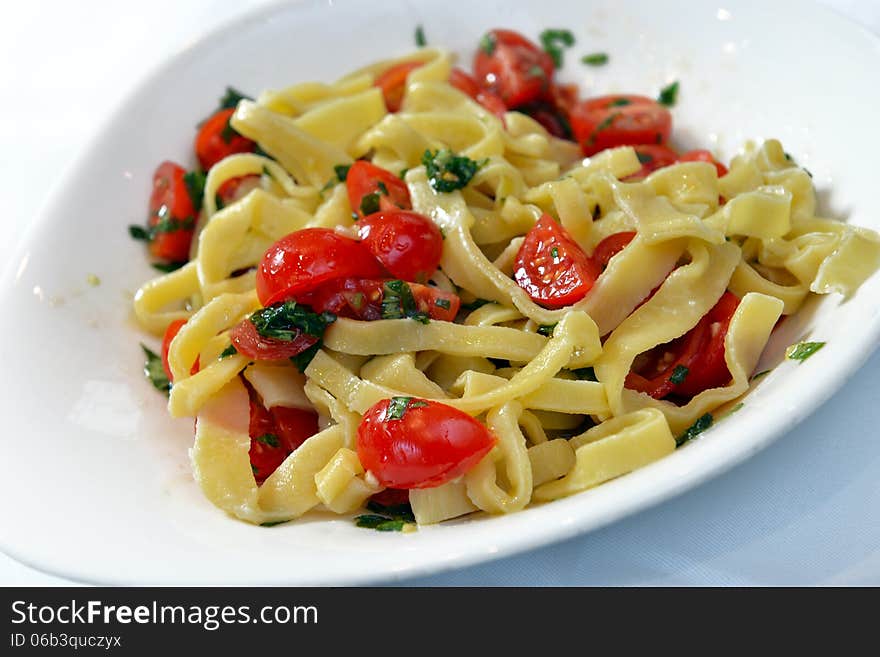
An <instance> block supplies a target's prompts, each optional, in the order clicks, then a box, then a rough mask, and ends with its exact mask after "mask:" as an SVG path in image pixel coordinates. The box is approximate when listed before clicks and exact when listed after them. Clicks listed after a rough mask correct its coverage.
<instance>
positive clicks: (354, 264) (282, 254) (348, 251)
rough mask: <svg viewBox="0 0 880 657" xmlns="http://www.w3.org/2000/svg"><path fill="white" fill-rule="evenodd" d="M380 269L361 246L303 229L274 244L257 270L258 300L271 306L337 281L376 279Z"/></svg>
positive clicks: (326, 230)
mask: <svg viewBox="0 0 880 657" xmlns="http://www.w3.org/2000/svg"><path fill="white" fill-rule="evenodd" d="M381 275H382V267H381V266H380V265H379V263H378V261H377V260H376V259H375V258H374V257H373V254H372V253H370V251H369V250H368V249H367V248H366V247H365V246H364V245H362V244H361V243H360V242H358V241H356V240H353V239H351V238H349V237H345V236H343V235H340V234H339V233H337V232H335V231H333V230H330V229H329V228H305V229H303V230H298V231H296V232H295V233H291V234H290V235H287V236H285V237H282V238H281V239H280V240H278V241H277V242H275V244H273V245H272V246H270V247H269V249H268V250H267V251H266V253H265V254H264V255H263V259H262V260H261V261H260V265H259V267H257V277H256V279H257V280H256V285H257V296H258V297H259V299H260V303H262V304H263V305H264V306H271V305H272V304H274V303H278V302H279V301H285V300H286V299H291V298H294V297H297V296H298V295H303V294H305V293H307V292H309V291H310V290H314V289H315V288H317V287H318V286H319V285H321V283H325V282H327V281H329V280H333V279H336V278H348V277H359V278H378V277H380V276H381Z"/></svg>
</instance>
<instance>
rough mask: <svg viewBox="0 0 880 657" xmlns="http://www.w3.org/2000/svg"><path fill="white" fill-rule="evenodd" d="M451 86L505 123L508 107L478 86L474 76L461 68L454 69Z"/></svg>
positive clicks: (450, 81) (450, 78) (450, 75)
mask: <svg viewBox="0 0 880 657" xmlns="http://www.w3.org/2000/svg"><path fill="white" fill-rule="evenodd" d="M449 84H450V85H452V86H453V87H455V88H456V89H458V90H459V91H461V92H463V93H465V94H467V95H468V96H470V97H471V98H473V99H474V100H475V101H477V102H478V103H479V104H480V105H482V106H483V109H485V110H486V111H488V112H490V113H491V114H494V115H495V116H497V117H498V118H499V119H501V120H502V121H504V114H505V113H506V112H507V105H505V104H504V101H503V100H501V99H500V98H499V97H498V96H496V95H495V94H494V93H492V92H491V91H488V90H486V89H482V88H480V85H479V84H477V81H476V80H475V79H474V78H473V76H471V75H469V74H468V73H465V72H464V71H462V70H461V69H460V68H454V69H452V72H451V73H450V74H449Z"/></svg>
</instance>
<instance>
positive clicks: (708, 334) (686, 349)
mask: <svg viewBox="0 0 880 657" xmlns="http://www.w3.org/2000/svg"><path fill="white" fill-rule="evenodd" d="M738 305H739V299H738V298H737V297H736V296H734V295H733V294H731V293H730V292H725V293H724V294H723V295H722V296H721V299H719V300H718V303H717V304H715V306H714V307H713V308H712V309H711V310H710V311H709V312H708V313H706V315H705V316H704V317H703V318H702V319H701V320H700V321H699V322H698V323H697V325H696V326H695V327H694V328H692V329H691V330H690V331H688V332H687V333H685V334H684V335H683V336H682V337H680V338H678V339H676V340H673V341H672V342H670V343H668V344H666V345H659V346H658V347H655V348H654V349H652V350H651V351H650V352H648V353H646V354H642V355H641V356H640V357H639V359H637V362H638V361H641V362H640V363H639V367H638V371H636V370H634V371H631V372H630V373H629V374H628V375H627V377H626V387H627V388H630V389H632V390H638V391H640V392H645V393H647V394H649V395H650V396H651V397H654V398H655V399H662V398H664V397H666V396H668V395H670V394H675V395H677V396H683V397H692V396H694V395H697V394H699V393H701V392H703V391H704V390H708V389H709V388H716V387H718V386H722V385H724V384H725V383H727V382H728V381H729V380H730V371H729V370H728V369H727V362H726V361H725V360H724V338H725V336H726V335H727V329H728V327H729V326H730V320H731V318H732V317H733V313H734V312H735V311H736V308H737V306H738ZM677 368H679V371H680V372H683V374H682V375H681V380H680V381H679V382H678V383H675V382H674V381H672V380H670V379H672V378H674V376H673V375H674V374H675V371H676V369H677ZM681 368H686V371H685V370H682V369H681Z"/></svg>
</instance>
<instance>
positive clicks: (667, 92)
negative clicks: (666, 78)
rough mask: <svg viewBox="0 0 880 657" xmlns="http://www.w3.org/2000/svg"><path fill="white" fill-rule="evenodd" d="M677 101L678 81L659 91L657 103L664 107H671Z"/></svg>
mask: <svg viewBox="0 0 880 657" xmlns="http://www.w3.org/2000/svg"><path fill="white" fill-rule="evenodd" d="M677 101H678V80H676V81H675V82H673V83H672V84H670V85H667V86H665V87H663V88H662V89H661V90H660V95H659V96H658V97H657V102H658V103H660V104H661V105H666V107H672V106H673V105H675V103H676V102H677Z"/></svg>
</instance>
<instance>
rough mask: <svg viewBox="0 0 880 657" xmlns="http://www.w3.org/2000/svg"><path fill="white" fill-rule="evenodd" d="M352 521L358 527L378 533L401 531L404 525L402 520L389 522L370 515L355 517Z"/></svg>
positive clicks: (386, 519) (380, 517)
mask: <svg viewBox="0 0 880 657" xmlns="http://www.w3.org/2000/svg"><path fill="white" fill-rule="evenodd" d="M354 521H355V524H356V525H357V526H358V527H364V528H366V529H375V530H376V531H380V532H399V531H403V526H404V525H405V524H406V522H405V521H403V520H389V519H388V518H385V517H384V516H377V515H374V514H372V513H368V514H364V515H361V516H357V517H356V518H355V519H354Z"/></svg>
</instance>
